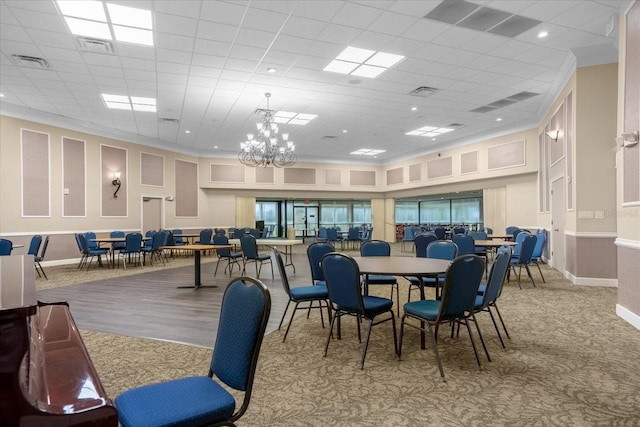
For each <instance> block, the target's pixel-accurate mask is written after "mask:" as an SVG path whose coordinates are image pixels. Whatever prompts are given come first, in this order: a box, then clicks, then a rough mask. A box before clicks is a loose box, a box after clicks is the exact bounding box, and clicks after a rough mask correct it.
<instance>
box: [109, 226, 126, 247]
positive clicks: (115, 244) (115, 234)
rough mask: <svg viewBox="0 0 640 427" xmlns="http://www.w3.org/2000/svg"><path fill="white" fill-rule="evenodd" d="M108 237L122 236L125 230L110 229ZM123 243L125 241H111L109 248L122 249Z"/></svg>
mask: <svg viewBox="0 0 640 427" xmlns="http://www.w3.org/2000/svg"><path fill="white" fill-rule="evenodd" d="M109 237H112V238H116V237H120V238H124V237H125V232H124V231H112V232H111V233H109ZM124 245H125V242H113V243H112V244H111V250H112V251H119V250H120V249H124Z"/></svg>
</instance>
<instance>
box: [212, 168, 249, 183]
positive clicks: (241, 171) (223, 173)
mask: <svg viewBox="0 0 640 427" xmlns="http://www.w3.org/2000/svg"><path fill="white" fill-rule="evenodd" d="M245 170H246V166H243V165H218V164H215V163H211V167H210V171H209V180H210V181H211V182H235V183H244V182H245Z"/></svg>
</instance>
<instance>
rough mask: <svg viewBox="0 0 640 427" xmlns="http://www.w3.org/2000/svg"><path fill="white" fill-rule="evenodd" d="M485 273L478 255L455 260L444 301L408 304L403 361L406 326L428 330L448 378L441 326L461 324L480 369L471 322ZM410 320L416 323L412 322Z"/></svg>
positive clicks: (447, 277)
mask: <svg viewBox="0 0 640 427" xmlns="http://www.w3.org/2000/svg"><path fill="white" fill-rule="evenodd" d="M483 274H484V263H483V262H482V259H480V257H478V256H477V255H464V256H460V257H458V258H456V259H455V260H454V261H453V263H452V264H451V266H450V267H449V269H448V270H447V273H446V275H445V281H444V286H443V288H442V298H441V299H440V300H437V299H435V300H420V301H412V302H408V303H406V304H405V305H404V315H403V316H402V321H401V322H400V346H399V347H398V358H400V356H401V354H402V339H403V335H404V327H405V325H407V326H410V327H413V328H416V329H420V330H421V331H425V332H426V331H428V332H429V336H430V338H431V346H432V348H433V353H434V355H435V357H436V361H437V362H438V369H439V370H440V376H441V377H442V378H443V379H444V370H443V368H442V362H441V360H440V354H439V353H438V346H437V336H436V334H437V327H438V326H439V325H441V324H443V323H450V322H457V323H462V324H464V325H465V326H466V327H467V331H468V332H469V338H470V340H471V345H472V347H473V353H474V355H475V357H476V363H477V364H478V367H480V366H481V365H480V358H479V357H478V350H477V349H476V344H475V342H474V340H473V335H472V333H471V327H470V326H469V320H470V319H473V320H474V321H475V315H474V310H473V307H474V304H475V301H476V296H477V293H478V287H479V285H480V280H481V279H482V275H483ZM407 320H413V321H416V322H415V323H414V322H408V321H407ZM422 322H424V324H426V326H427V329H426V330H425V328H424V326H421V323H422ZM476 326H477V322H476ZM452 333H453V330H452ZM480 335H481V334H480ZM481 337H482V335H481Z"/></svg>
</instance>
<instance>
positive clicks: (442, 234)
mask: <svg viewBox="0 0 640 427" xmlns="http://www.w3.org/2000/svg"><path fill="white" fill-rule="evenodd" d="M433 232H434V233H436V237H438V240H444V239H445V237H446V235H447V230H445V229H444V228H442V227H438V228H436V229H435V230H433Z"/></svg>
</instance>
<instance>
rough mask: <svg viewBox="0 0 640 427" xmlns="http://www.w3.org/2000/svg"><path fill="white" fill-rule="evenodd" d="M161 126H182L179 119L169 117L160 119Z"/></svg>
mask: <svg viewBox="0 0 640 427" xmlns="http://www.w3.org/2000/svg"><path fill="white" fill-rule="evenodd" d="M158 122H160V124H161V125H177V124H180V120H178V119H169V118H167V117H161V118H159V119H158Z"/></svg>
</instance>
